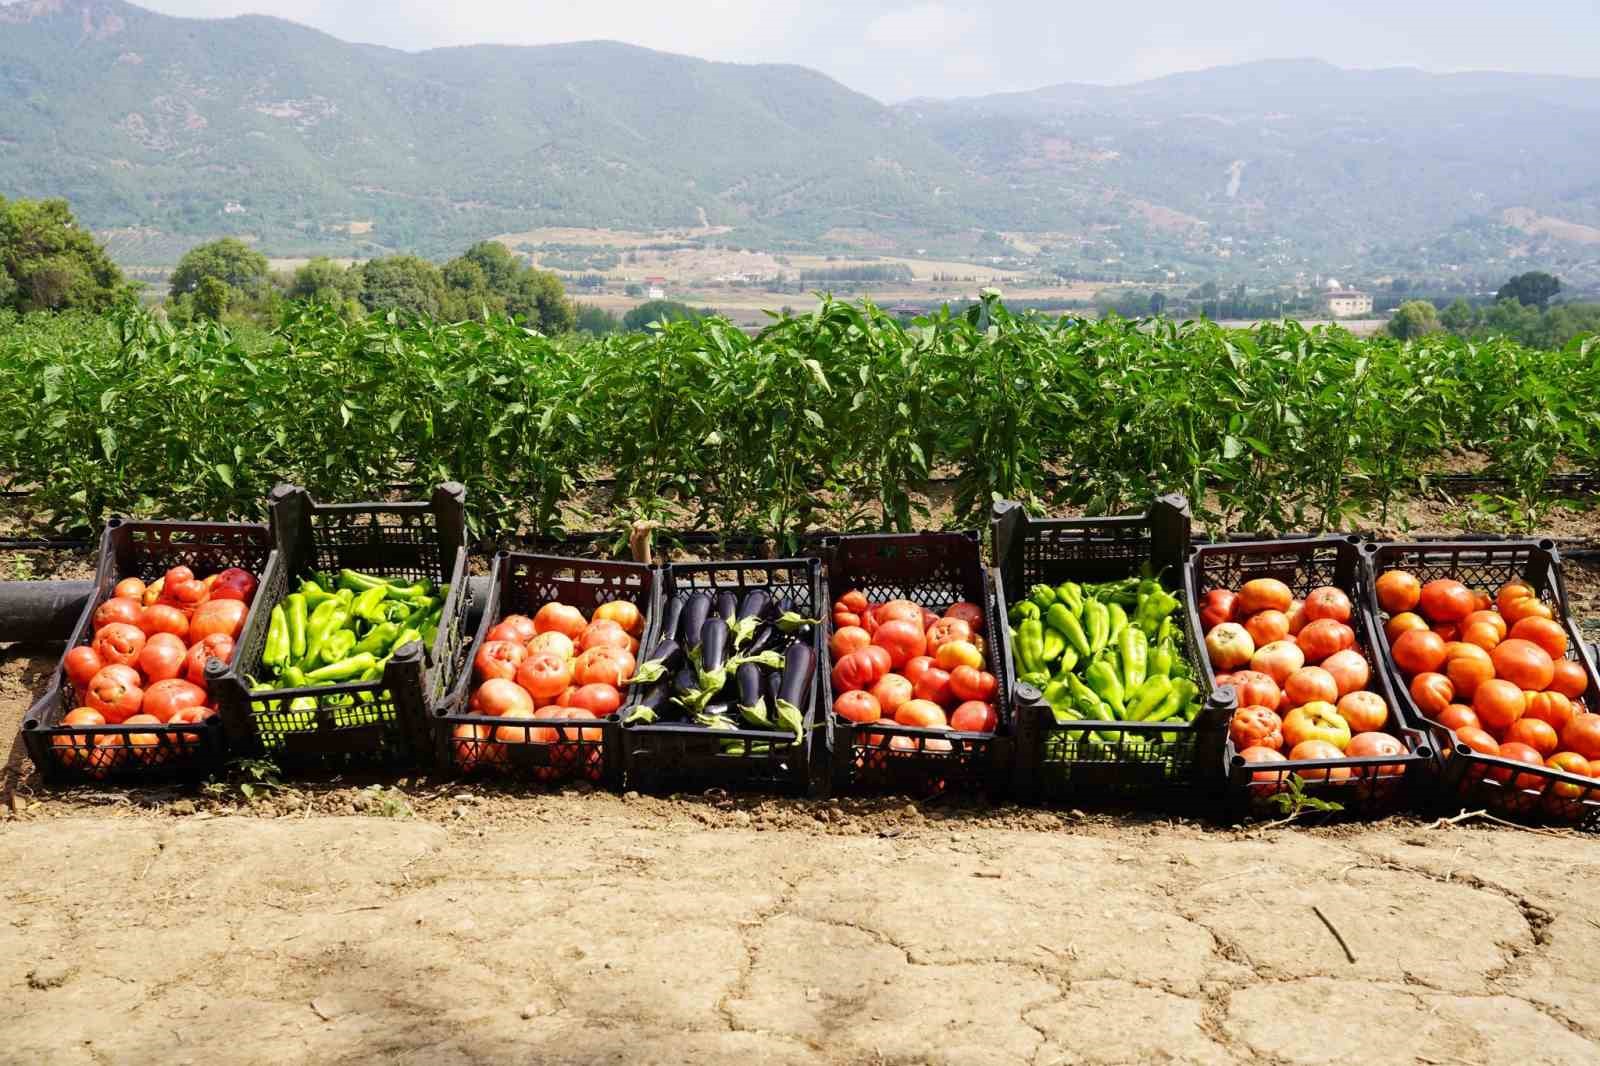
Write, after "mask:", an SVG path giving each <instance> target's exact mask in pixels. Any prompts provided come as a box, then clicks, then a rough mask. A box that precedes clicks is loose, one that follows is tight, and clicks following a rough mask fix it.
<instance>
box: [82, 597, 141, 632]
mask: <svg viewBox="0 0 1600 1066" xmlns="http://www.w3.org/2000/svg"><path fill="white" fill-rule="evenodd" d="M143 612H144V608H143V607H141V606H139V601H138V600H135V599H128V598H124V597H121V596H113V597H111V599H109V600H107V601H105V602H104V603H102V604H101V605H100V606H98V607H96V608H95V609H94V629H95V632H96V633H98V632H99V631H100V630H102V629H104V628H105V627H106V626H109V625H115V624H116V623H118V622H120V623H122V624H123V625H128V626H136V625H138V624H139V616H140V614H142V613H143Z"/></svg>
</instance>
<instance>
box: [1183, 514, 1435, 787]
mask: <svg viewBox="0 0 1600 1066" xmlns="http://www.w3.org/2000/svg"><path fill="white" fill-rule="evenodd" d="M1256 578H1276V579H1277V580H1279V581H1282V582H1283V583H1284V584H1285V585H1288V586H1289V589H1290V591H1291V592H1293V593H1294V594H1295V596H1297V597H1304V596H1305V595H1306V594H1307V593H1309V592H1310V591H1311V590H1313V589H1317V588H1322V587H1324V586H1328V587H1332V588H1336V589H1339V590H1340V591H1341V592H1343V593H1344V594H1345V595H1346V596H1348V597H1350V603H1351V607H1352V611H1351V617H1350V623H1349V624H1350V627H1351V629H1353V630H1355V635H1356V643H1355V650H1356V651H1358V652H1360V653H1361V654H1362V655H1363V656H1364V657H1365V658H1366V660H1367V665H1368V667H1369V668H1370V671H1371V673H1370V677H1369V680H1368V682H1367V689H1368V690H1369V691H1371V692H1374V693H1376V694H1377V695H1379V696H1381V697H1382V698H1383V701H1384V703H1386V704H1387V705H1388V707H1389V714H1390V718H1391V722H1390V726H1391V728H1389V729H1386V730H1384V732H1387V733H1390V734H1391V735H1392V736H1394V738H1395V739H1396V740H1398V741H1400V743H1401V744H1402V745H1403V746H1404V747H1405V749H1406V750H1405V753H1404V754H1403V755H1395V756H1387V757H1382V758H1349V759H1317V760H1300V761H1298V762H1289V761H1285V762H1281V763H1277V762H1272V763H1256V764H1251V763H1247V762H1245V760H1244V759H1242V758H1240V757H1239V753H1238V751H1237V750H1236V748H1235V745H1234V743H1233V740H1232V738H1231V737H1227V736H1224V738H1223V752H1224V754H1223V772H1224V774H1225V775H1226V778H1227V785H1226V792H1225V809H1226V812H1227V814H1228V815H1229V816H1231V817H1233V818H1248V817H1262V816H1272V815H1281V814H1282V813H1283V812H1282V805H1281V801H1277V800H1275V799H1274V797H1276V796H1277V795H1279V794H1280V793H1284V792H1285V791H1286V790H1287V789H1288V787H1289V785H1290V783H1291V777H1294V776H1298V777H1299V778H1300V787H1301V790H1302V793H1303V794H1304V795H1306V796H1313V797H1316V798H1319V799H1323V800H1327V801H1331V802H1335V803H1338V804H1339V805H1340V807H1341V808H1343V809H1342V811H1339V812H1336V813H1337V814H1339V815H1342V816H1347V817H1365V818H1376V817H1382V816H1383V815H1387V814H1392V813H1394V812H1395V811H1398V810H1402V809H1404V808H1407V807H1411V806H1414V805H1415V804H1416V803H1417V802H1418V800H1419V799H1420V797H1421V796H1422V795H1423V794H1424V793H1425V790H1426V784H1427V780H1428V775H1429V772H1430V770H1431V768H1432V760H1433V748H1432V742H1431V741H1430V739H1429V738H1428V737H1427V735H1426V734H1424V733H1422V732H1420V731H1419V730H1417V729H1416V728H1414V726H1415V722H1416V719H1415V718H1413V717H1412V716H1411V715H1410V714H1409V713H1408V710H1407V708H1406V706H1405V705H1404V704H1402V703H1400V702H1399V701H1398V700H1397V699H1396V697H1395V691H1394V686H1393V685H1392V684H1391V683H1390V679H1389V674H1388V672H1387V671H1386V670H1385V669H1384V668H1383V663H1382V656H1381V655H1380V653H1379V651H1378V648H1377V646H1376V644H1375V643H1374V641H1373V631H1374V625H1373V620H1372V616H1371V615H1370V614H1369V612H1368V610H1367V605H1366V600H1367V588H1366V582H1365V579H1364V577H1363V574H1362V566H1361V548H1360V545H1359V542H1358V540H1357V539H1356V538H1353V537H1314V538H1301V537H1294V538H1287V539H1282V540H1268V541H1236V542H1232V543H1221V544H1204V545H1197V546H1195V547H1194V548H1192V549H1191V551H1190V553H1189V561H1188V565H1187V566H1185V567H1184V593H1185V597H1184V598H1185V600H1186V601H1187V602H1186V603H1185V605H1184V606H1185V609H1186V612H1187V615H1188V625H1189V639H1190V641H1191V643H1192V645H1193V647H1195V648H1196V649H1203V648H1204V646H1205V645H1204V639H1205V637H1204V632H1203V630H1202V628H1201V623H1200V611H1199V603H1200V597H1202V596H1204V595H1205V594H1206V593H1207V592H1209V591H1210V590H1212V589H1219V588H1220V589H1227V590H1229V591H1231V592H1238V591H1239V589H1241V588H1242V587H1243V586H1244V584H1245V582H1247V581H1251V580H1254V579H1256ZM1197 658H1198V659H1199V660H1200V668H1201V669H1200V677H1201V687H1202V689H1204V690H1210V689H1214V688H1216V684H1217V674H1216V671H1215V670H1214V669H1213V668H1212V666H1211V660H1210V658H1209V657H1208V656H1206V655H1205V654H1203V653H1201V654H1198V655H1197ZM1230 691H1232V690H1231V689H1230ZM1286 754H1287V753H1286Z"/></svg>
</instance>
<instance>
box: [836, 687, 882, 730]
mask: <svg viewBox="0 0 1600 1066" xmlns="http://www.w3.org/2000/svg"><path fill="white" fill-rule="evenodd" d="M833 713H834V714H837V715H838V716H839V717H840V718H844V719H847V720H849V721H852V722H855V723H857V724H860V725H866V724H869V723H871V722H876V721H877V720H878V719H880V718H882V717H883V708H882V707H881V706H879V705H878V700H877V697H875V696H873V695H872V693H870V692H863V691H861V690H860V689H855V690H853V691H850V692H845V693H842V694H840V696H839V698H838V699H836V700H834V701H833Z"/></svg>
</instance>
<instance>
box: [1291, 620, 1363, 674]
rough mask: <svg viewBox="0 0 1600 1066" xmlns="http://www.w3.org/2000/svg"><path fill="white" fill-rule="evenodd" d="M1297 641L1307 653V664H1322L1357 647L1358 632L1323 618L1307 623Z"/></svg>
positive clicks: (1296, 638)
mask: <svg viewBox="0 0 1600 1066" xmlns="http://www.w3.org/2000/svg"><path fill="white" fill-rule="evenodd" d="M1295 641H1296V642H1297V643H1298V644H1299V645H1300V650H1301V651H1303V652H1305V653H1306V662H1309V663H1320V662H1322V661H1323V660H1324V659H1327V658H1328V657H1330V656H1332V655H1336V654H1338V653H1339V652H1341V651H1346V650H1348V649H1350V648H1353V647H1355V645H1356V632H1355V630H1353V629H1351V628H1350V627H1349V626H1347V625H1345V624H1344V623H1343V622H1335V621H1334V620H1333V619H1331V618H1321V619H1318V620H1317V621H1315V622H1307V623H1306V627H1305V628H1304V629H1302V630H1301V631H1300V633H1299V635H1298V636H1296V637H1295Z"/></svg>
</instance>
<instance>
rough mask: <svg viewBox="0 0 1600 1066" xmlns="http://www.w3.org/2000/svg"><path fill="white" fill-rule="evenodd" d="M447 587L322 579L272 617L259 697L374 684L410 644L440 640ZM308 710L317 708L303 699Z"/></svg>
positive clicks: (348, 575) (347, 574) (354, 576)
mask: <svg viewBox="0 0 1600 1066" xmlns="http://www.w3.org/2000/svg"><path fill="white" fill-rule="evenodd" d="M449 591H450V587H449V586H448V585H441V586H437V587H436V586H435V585H434V584H433V582H431V581H416V582H410V581H404V580H400V579H398V578H386V577H373V576H371V575H369V574H361V573H357V572H356V571H354V570H341V571H339V575H338V577H337V578H335V577H333V576H331V575H327V574H319V575H317V576H315V577H311V578H308V579H306V580H304V581H302V582H300V588H299V590H298V591H296V592H294V593H293V594H291V595H289V596H286V597H284V600H283V602H282V603H280V604H278V605H277V606H276V607H274V608H273V609H272V618H271V621H270V623H269V624H268V627H267V642H266V647H265V649H264V650H263V652H262V656H261V663H262V666H263V668H265V669H266V670H270V671H271V672H272V679H271V680H270V681H268V680H266V679H260V680H256V679H252V683H253V687H254V688H255V689H257V690H260V689H297V688H317V687H320V686H323V685H339V684H348V683H351V682H363V681H377V680H379V679H380V678H382V677H383V669H384V667H385V666H386V665H387V664H388V662H389V659H390V658H391V657H392V656H393V655H394V653H395V652H397V651H399V650H400V649H401V648H403V647H405V646H406V645H407V644H409V643H410V642H412V641H421V642H422V643H423V644H424V645H431V644H432V642H433V639H434V637H435V635H436V634H437V633H438V632H439V620H440V618H441V617H442V616H443V611H444V600H445V597H446V595H447V594H448V593H449ZM306 700H307V703H308V704H309V706H308V707H301V706H298V704H299V702H300V701H298V700H297V701H296V705H294V706H292V707H291V709H293V710H307V709H310V708H313V707H315V706H316V701H315V700H311V699H309V698H306Z"/></svg>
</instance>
